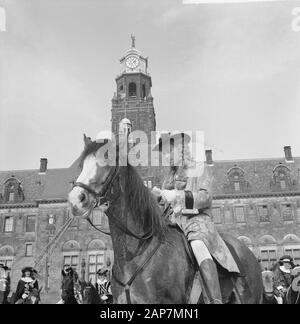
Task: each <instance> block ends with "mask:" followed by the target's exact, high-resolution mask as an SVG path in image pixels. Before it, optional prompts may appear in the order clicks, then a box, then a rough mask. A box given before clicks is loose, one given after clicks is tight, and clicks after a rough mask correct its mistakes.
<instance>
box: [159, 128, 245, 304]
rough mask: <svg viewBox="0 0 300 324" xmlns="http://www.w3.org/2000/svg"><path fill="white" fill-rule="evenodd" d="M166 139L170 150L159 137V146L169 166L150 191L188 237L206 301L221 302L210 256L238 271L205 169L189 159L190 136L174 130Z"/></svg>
mask: <svg viewBox="0 0 300 324" xmlns="http://www.w3.org/2000/svg"><path fill="white" fill-rule="evenodd" d="M165 141H168V143H169V144H171V148H170V150H169V151H168V150H167V151H168V152H164V149H163V147H164V146H163V143H164V142H163V139H162V138H161V139H160V142H159V144H158V148H159V151H161V152H162V154H163V156H164V158H165V159H169V162H170V168H169V172H168V175H167V177H166V179H165V181H164V183H163V186H162V190H160V189H158V188H156V187H155V188H154V189H153V193H154V194H155V195H157V196H159V197H160V199H161V201H163V203H164V209H165V211H166V210H167V208H168V209H169V210H170V212H169V213H168V218H169V220H170V221H171V222H172V223H176V224H177V225H178V226H179V227H180V228H181V229H182V231H183V232H184V233H185V235H186V237H187V239H188V240H189V242H190V244H191V247H192V250H193V252H194V255H195V258H196V260H197V263H198V266H199V270H200V273H201V277H202V280H203V281H204V285H205V288H206V289H205V291H206V293H207V297H208V299H209V303H214V304H221V303H222V295H221V288H220V283H219V277H218V271H217V267H216V264H215V262H214V261H213V258H212V257H214V259H215V260H216V261H217V262H218V263H219V264H220V265H221V266H222V267H223V268H225V269H226V270H228V271H229V272H233V273H236V274H239V272H240V271H239V269H238V267H237V264H236V262H235V261H234V259H233V257H232V255H231V253H230V252H229V250H228V247H227V246H226V244H225V242H224V241H223V240H222V239H221V237H220V235H219V234H218V232H217V230H216V229H215V226H214V223H213V219H212V211H211V207H212V196H211V193H210V191H209V187H210V176H209V174H208V169H207V168H205V167H204V163H203V162H195V160H193V159H192V157H191V150H190V149H189V142H190V141H191V138H190V137H189V136H188V135H187V134H185V133H177V134H174V135H172V136H169V137H165ZM156 148H157V147H156ZM156 148H154V149H156Z"/></svg>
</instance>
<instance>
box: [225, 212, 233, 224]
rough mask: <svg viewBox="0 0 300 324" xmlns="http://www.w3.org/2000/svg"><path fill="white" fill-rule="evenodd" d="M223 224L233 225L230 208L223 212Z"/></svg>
mask: <svg viewBox="0 0 300 324" xmlns="http://www.w3.org/2000/svg"><path fill="white" fill-rule="evenodd" d="M225 223H226V224H232V223H233V218H232V214H231V210H230V208H228V209H227V208H226V210H225Z"/></svg>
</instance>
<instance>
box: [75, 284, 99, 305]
mask: <svg viewBox="0 0 300 324" xmlns="http://www.w3.org/2000/svg"><path fill="white" fill-rule="evenodd" d="M80 286H81V295H82V299H83V304H99V303H100V298H99V295H98V293H97V290H96V288H95V286H94V285H93V284H92V283H91V281H89V282H86V281H80Z"/></svg>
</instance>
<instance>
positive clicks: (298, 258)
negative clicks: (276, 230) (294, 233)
mask: <svg viewBox="0 0 300 324" xmlns="http://www.w3.org/2000/svg"><path fill="white" fill-rule="evenodd" d="M284 254H288V255H290V256H291V257H292V258H293V259H294V262H295V264H300V246H298V247H296V246H294V247H285V248H284Z"/></svg>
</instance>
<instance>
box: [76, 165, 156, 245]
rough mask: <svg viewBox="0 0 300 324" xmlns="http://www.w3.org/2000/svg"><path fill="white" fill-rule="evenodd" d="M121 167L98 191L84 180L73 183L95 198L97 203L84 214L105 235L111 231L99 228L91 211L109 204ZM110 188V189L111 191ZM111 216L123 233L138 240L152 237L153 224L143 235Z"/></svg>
mask: <svg viewBox="0 0 300 324" xmlns="http://www.w3.org/2000/svg"><path fill="white" fill-rule="evenodd" d="M119 169H120V168H119V167H118V166H116V167H115V168H114V169H113V170H112V172H111V173H110V174H109V175H108V177H107V179H106V180H105V182H104V185H103V187H102V189H101V191H100V192H99V193H98V192H96V191H95V190H93V189H92V188H90V187H89V186H88V185H86V184H84V183H82V182H75V183H74V185H73V188H74V187H80V188H83V189H84V190H86V191H87V192H89V193H90V194H91V195H92V196H93V197H94V198H95V203H94V205H93V206H92V207H91V208H90V209H89V210H88V211H87V212H86V213H85V214H84V215H83V217H84V218H86V219H87V221H88V222H89V224H90V225H91V226H92V227H93V228H95V229H96V230H97V231H99V232H101V233H103V234H105V235H111V234H110V233H109V232H105V231H103V230H101V229H99V228H97V227H96V226H95V225H94V224H93V223H92V221H91V219H90V217H89V216H90V214H91V212H92V211H93V210H94V209H95V208H96V207H97V206H101V205H103V204H105V203H108V204H109V200H108V198H107V195H108V193H109V192H111V189H112V186H113V184H114V182H115V180H116V179H117V177H118V176H119ZM109 190H110V191H109ZM109 218H110V219H111V220H112V222H113V223H114V224H115V225H116V227H118V228H119V229H120V230H121V231H122V232H123V233H125V234H127V235H129V236H132V237H134V238H136V239H137V240H142V241H144V240H147V239H149V238H151V237H152V236H153V226H152V228H151V230H150V231H149V232H147V233H145V234H142V235H138V234H135V233H133V232H132V231H130V230H129V229H128V228H127V227H126V226H125V225H124V224H122V223H121V222H120V220H119V219H117V218H116V217H115V216H114V215H112V214H111V215H110V216H109Z"/></svg>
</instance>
